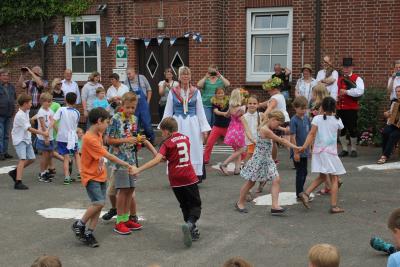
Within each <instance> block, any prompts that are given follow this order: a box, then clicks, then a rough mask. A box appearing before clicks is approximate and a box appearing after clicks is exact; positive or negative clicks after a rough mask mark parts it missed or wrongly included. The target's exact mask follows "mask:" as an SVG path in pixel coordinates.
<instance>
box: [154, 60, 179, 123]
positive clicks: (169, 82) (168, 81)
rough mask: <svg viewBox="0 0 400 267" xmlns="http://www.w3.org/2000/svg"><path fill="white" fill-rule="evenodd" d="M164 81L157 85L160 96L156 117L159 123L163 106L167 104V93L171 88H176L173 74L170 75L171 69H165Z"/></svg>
mask: <svg viewBox="0 0 400 267" xmlns="http://www.w3.org/2000/svg"><path fill="white" fill-rule="evenodd" d="M164 77H165V80H162V81H160V82H159V83H158V93H159V94H160V97H161V98H160V102H158V105H159V106H158V116H159V118H160V121H161V119H162V117H163V115H164V110H165V105H166V104H167V97H168V94H169V91H170V90H171V89H172V88H175V87H177V86H178V82H177V81H174V74H173V73H172V69H171V68H167V69H165V71H164Z"/></svg>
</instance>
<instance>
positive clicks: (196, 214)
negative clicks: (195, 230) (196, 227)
mask: <svg viewBox="0 0 400 267" xmlns="http://www.w3.org/2000/svg"><path fill="white" fill-rule="evenodd" d="M172 190H173V191H174V194H175V196H176V199H177V200H178V201H179V204H180V207H181V210H182V213H183V220H184V221H185V222H188V221H190V222H192V223H196V221H197V220H198V219H199V218H200V214H201V199H200V192H199V188H198V187H197V184H192V185H188V186H182V187H173V188H172Z"/></svg>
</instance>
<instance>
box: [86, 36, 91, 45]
mask: <svg viewBox="0 0 400 267" xmlns="http://www.w3.org/2000/svg"><path fill="white" fill-rule="evenodd" d="M85 41H86V43H87V45H88V46H89V47H90V44H91V42H92V40H91V39H90V37H85Z"/></svg>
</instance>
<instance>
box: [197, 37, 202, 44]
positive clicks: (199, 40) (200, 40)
mask: <svg viewBox="0 0 400 267" xmlns="http://www.w3.org/2000/svg"><path fill="white" fill-rule="evenodd" d="M197 42H198V43H201V42H203V37H201V35H199V38H198V39H197Z"/></svg>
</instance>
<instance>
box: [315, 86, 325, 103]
mask: <svg viewBox="0 0 400 267" xmlns="http://www.w3.org/2000/svg"><path fill="white" fill-rule="evenodd" d="M312 92H313V94H314V95H315V100H314V101H315V103H322V100H323V99H324V98H325V97H327V96H329V92H328V90H327V89H326V86H325V85H324V84H323V83H318V84H317V85H315V86H314V87H313V88H312Z"/></svg>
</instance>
